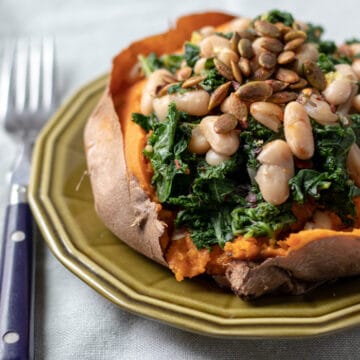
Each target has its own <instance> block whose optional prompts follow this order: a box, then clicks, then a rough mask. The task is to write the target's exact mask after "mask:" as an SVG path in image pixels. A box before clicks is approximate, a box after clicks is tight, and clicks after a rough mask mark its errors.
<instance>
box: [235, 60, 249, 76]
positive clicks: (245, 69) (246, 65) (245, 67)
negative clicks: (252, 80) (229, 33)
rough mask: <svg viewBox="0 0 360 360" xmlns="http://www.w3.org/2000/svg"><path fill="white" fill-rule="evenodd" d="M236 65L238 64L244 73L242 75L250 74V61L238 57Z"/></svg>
mask: <svg viewBox="0 0 360 360" xmlns="http://www.w3.org/2000/svg"><path fill="white" fill-rule="evenodd" d="M238 65H239V69H240V70H241V72H242V73H243V74H244V76H246V77H249V76H250V74H251V66H250V61H249V60H248V59H246V58H244V57H242V58H240V60H239V63H238Z"/></svg>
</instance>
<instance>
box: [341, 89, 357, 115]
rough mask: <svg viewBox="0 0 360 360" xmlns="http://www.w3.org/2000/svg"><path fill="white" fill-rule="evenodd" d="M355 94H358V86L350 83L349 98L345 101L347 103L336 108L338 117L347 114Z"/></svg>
mask: <svg viewBox="0 0 360 360" xmlns="http://www.w3.org/2000/svg"><path fill="white" fill-rule="evenodd" d="M357 93H358V85H357V84H356V83H352V84H351V93H350V96H349V98H348V99H347V101H346V102H345V103H344V104H341V105H340V106H338V108H337V113H338V114H339V115H347V114H348V113H349V111H350V109H351V106H352V103H353V99H354V97H355V96H356V94H357Z"/></svg>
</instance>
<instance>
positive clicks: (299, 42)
mask: <svg viewBox="0 0 360 360" xmlns="http://www.w3.org/2000/svg"><path fill="white" fill-rule="evenodd" d="M304 42H305V39H304V38H296V39H294V40H291V41H289V42H288V43H286V45H285V46H284V50H285V51H287V50H296V49H297V48H299V47H300V46H301V45H302V44H303V43H304Z"/></svg>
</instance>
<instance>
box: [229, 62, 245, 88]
mask: <svg viewBox="0 0 360 360" xmlns="http://www.w3.org/2000/svg"><path fill="white" fill-rule="evenodd" d="M231 71H232V73H233V75H234V78H235V80H236V81H237V82H238V83H239V84H241V83H242V81H243V77H242V73H241V70H240V68H239V65H238V64H237V63H236V62H235V61H233V60H231Z"/></svg>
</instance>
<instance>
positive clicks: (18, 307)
mask: <svg viewBox="0 0 360 360" xmlns="http://www.w3.org/2000/svg"><path fill="white" fill-rule="evenodd" d="M32 235H33V234H32V215H31V212H30V207H29V205H28V204H27V203H18V204H13V205H9V206H8V207H7V209H6V218H5V229H4V237H3V244H2V251H1V254H0V255H1V262H0V265H1V273H0V359H1V360H10V359H11V360H15V359H16V360H23V359H30V358H32V354H31V352H32V341H31V340H30V339H31V338H30V337H31V336H32V334H31V332H32V331H31V328H30V327H31V323H32V319H31V316H32V315H31V313H32V310H31V309H32V303H31V302H32V296H31V292H32V290H31V289H32V280H33V276H32V261H33V239H32Z"/></svg>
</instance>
